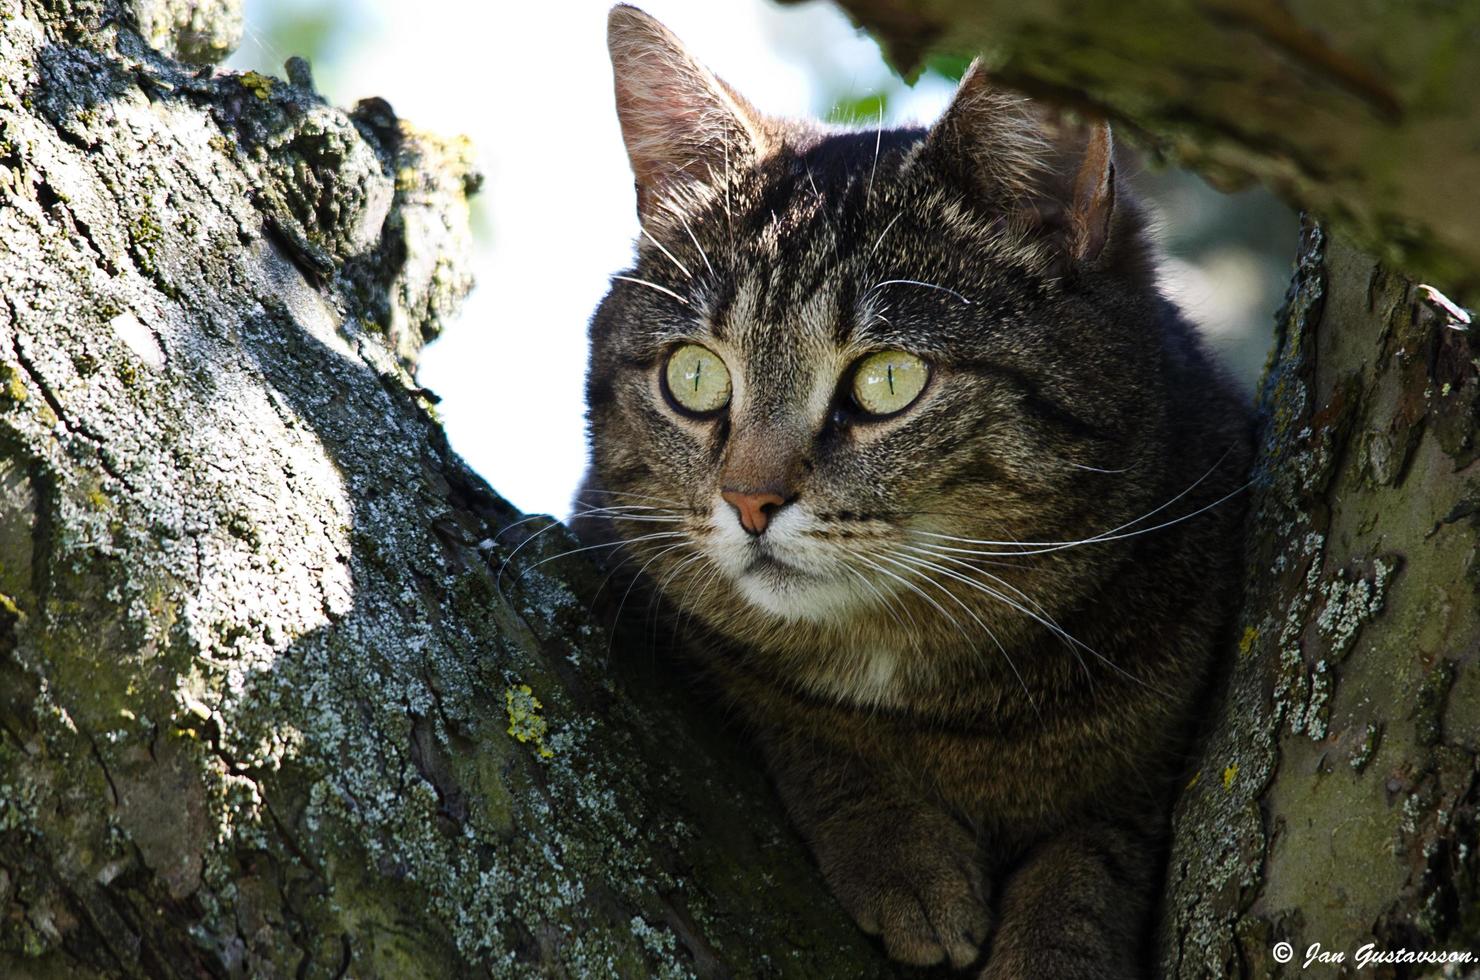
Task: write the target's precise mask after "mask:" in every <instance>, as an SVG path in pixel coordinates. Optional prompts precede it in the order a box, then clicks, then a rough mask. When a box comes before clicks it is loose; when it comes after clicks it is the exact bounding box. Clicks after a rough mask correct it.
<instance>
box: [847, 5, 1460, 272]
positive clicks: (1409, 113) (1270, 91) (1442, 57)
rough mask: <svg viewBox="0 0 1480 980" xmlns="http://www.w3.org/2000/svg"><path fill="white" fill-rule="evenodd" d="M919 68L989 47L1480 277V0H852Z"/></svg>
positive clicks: (903, 58)
mask: <svg viewBox="0 0 1480 980" xmlns="http://www.w3.org/2000/svg"><path fill="white" fill-rule="evenodd" d="M839 2H840V4H841V6H843V7H844V8H845V9H847V10H848V11H849V12H850V13H851V14H852V15H853V16H854V17H855V18H856V19H857V20H858V21H859V23H861V24H862V25H863V26H864V27H866V28H868V29H869V30H870V31H873V32H874V33H876V34H877V35H878V36H879V37H880V38H881V40H882V41H883V42H884V44H885V46H886V48H887V50H888V51H889V52H890V53H891V55H892V56H893V58H894V60H895V62H896V63H897V64H899V65H900V66H901V67H903V68H906V69H909V68H912V67H914V66H916V65H918V64H919V63H920V61H921V59H922V58H923V57H924V55H925V54H926V53H927V52H931V51H934V52H948V53H952V54H956V55H968V54H975V53H977V52H981V53H982V56H983V58H984V60H985V63H986V66H987V68H988V69H989V70H990V71H991V72H992V74H993V75H994V77H997V78H999V79H1001V80H1002V81H1003V82H1005V83H1006V84H1008V85H1011V86H1013V87H1015V88H1019V89H1022V90H1024V91H1027V92H1030V93H1032V94H1035V95H1039V96H1042V97H1045V98H1048V99H1049V100H1051V101H1056V102H1059V103H1062V104H1067V105H1071V106H1076V107H1079V108H1081V109H1085V110H1087V111H1089V112H1090V113H1092V114H1094V115H1096V116H1105V117H1108V118H1110V119H1111V120H1113V121H1114V122H1115V123H1116V124H1117V126H1118V128H1119V130H1120V131H1121V132H1122V133H1134V134H1135V135H1136V137H1137V138H1138V141H1139V142H1141V143H1142V144H1143V145H1144V146H1146V147H1147V148H1148V149H1151V150H1153V151H1154V152H1157V153H1160V154H1163V155H1165V156H1166V157H1167V158H1169V159H1172V160H1175V161H1177V162H1179V163H1182V164H1184V165H1187V166H1191V167H1193V168H1195V169H1198V170H1200V171H1201V172H1202V173H1203V174H1204V175H1205V176H1207V177H1209V178H1210V179H1213V180H1216V181H1218V182H1220V183H1222V184H1224V185H1228V186H1236V185H1238V184H1240V183H1247V182H1249V181H1250V180H1258V181H1261V182H1263V183H1265V184H1267V185H1268V186H1269V187H1271V188H1273V189H1274V190H1275V191H1276V192H1278V193H1279V194H1280V195H1281V196H1282V197H1284V198H1285V200H1286V201H1287V202H1289V203H1290V204H1291V206H1292V207H1295V208H1304V209H1308V210H1311V211H1313V212H1315V213H1317V214H1320V215H1321V216H1322V217H1323V219H1324V220H1327V221H1329V222H1331V223H1333V225H1334V227H1335V228H1336V229H1337V230H1338V231H1340V232H1342V233H1343V234H1346V235H1347V236H1349V237H1351V238H1352V239H1353V240H1354V241H1356V242H1358V243H1359V244H1360V245H1361V246H1362V247H1363V248H1364V249H1365V250H1366V251H1368V252H1370V253H1372V254H1373V255H1375V256H1378V257H1380V258H1382V259H1383V260H1384V261H1385V262H1387V263H1389V264H1391V265H1393V266H1395V267H1398V268H1405V269H1407V270H1409V272H1410V273H1411V274H1415V275H1420V276H1424V277H1426V278H1428V279H1429V280H1430V281H1432V282H1438V283H1441V284H1443V285H1444V286H1445V288H1448V289H1450V290H1451V291H1458V290H1461V289H1473V288H1475V287H1477V286H1480V194H1474V193H1471V192H1470V191H1469V188H1472V187H1476V186H1480V152H1477V151H1476V147H1477V146H1480V98H1477V97H1476V96H1477V93H1480V6H1477V5H1476V4H1473V3H1464V2H1460V3H1353V2H1351V0H1285V2H1281V0H1026V2H1025V0H839Z"/></svg>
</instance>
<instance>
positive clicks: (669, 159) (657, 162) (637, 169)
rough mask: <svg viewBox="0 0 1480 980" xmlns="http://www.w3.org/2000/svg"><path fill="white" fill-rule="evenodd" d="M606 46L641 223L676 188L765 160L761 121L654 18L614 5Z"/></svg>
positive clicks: (763, 128)
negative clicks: (609, 53)
mask: <svg viewBox="0 0 1480 980" xmlns="http://www.w3.org/2000/svg"><path fill="white" fill-rule="evenodd" d="M607 46H608V48H609V49H610V51H611V58H612V73H613V76H614V78H615V82H616V95H617V116H618V118H619V119H620V121H621V124H622V139H623V140H624V141H625V142H626V144H627V156H628V158H629V159H630V160H631V162H632V173H633V176H634V177H635V178H636V181H637V210H638V213H639V215H640V216H642V217H643V219H644V220H646V218H647V217H648V216H649V215H650V214H651V213H652V211H653V209H654V208H655V207H656V206H657V201H658V200H659V199H660V198H661V196H662V195H663V194H664V193H665V192H667V191H670V190H672V189H673V188H674V187H675V186H676V185H679V184H681V183H684V182H690V181H693V182H699V183H709V182H710V181H711V180H712V179H713V178H712V177H711V175H715V176H722V175H724V174H725V172H726V169H727V168H733V167H735V166H737V165H742V164H745V163H748V162H751V161H753V160H755V159H757V158H759V157H760V156H762V155H764V153H765V152H766V137H765V126H764V121H763V119H762V117H761V115H760V114H759V113H758V112H756V111H755V109H754V108H752V107H751V105H750V104H749V103H748V102H746V101H745V100H744V99H743V98H741V97H740V96H739V95H738V94H737V93H736V92H735V91H734V90H733V89H731V88H730V87H729V86H728V85H726V84H725V83H724V82H722V81H720V80H719V79H718V78H717V77H715V75H714V74H713V73H712V72H710V71H709V69H707V68H705V67H704V66H703V65H701V64H700V63H699V62H698V61H696V60H695V59H694V58H693V57H692V56H691V55H690V54H689V53H688V51H687V50H686V49H685V48H684V46H683V44H682V43H681V42H680V41H679V40H678V38H676V37H675V36H674V35H673V34H672V33H671V32H670V31H669V30H668V29H667V28H666V27H664V26H663V25H662V24H660V23H659V22H658V21H657V20H655V19H654V18H652V17H650V16H649V15H647V14H646V13H644V12H642V11H641V10H638V9H637V8H636V7H631V6H628V5H626V4H621V5H618V6H616V7H613V8H612V10H611V13H610V14H609V15H608V17H607Z"/></svg>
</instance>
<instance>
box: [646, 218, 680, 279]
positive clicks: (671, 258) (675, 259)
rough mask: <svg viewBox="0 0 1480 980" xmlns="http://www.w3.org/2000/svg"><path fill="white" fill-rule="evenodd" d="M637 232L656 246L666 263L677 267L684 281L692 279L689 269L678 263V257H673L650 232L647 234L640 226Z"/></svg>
mask: <svg viewBox="0 0 1480 980" xmlns="http://www.w3.org/2000/svg"><path fill="white" fill-rule="evenodd" d="M637 230H638V231H640V232H642V233H643V235H644V236H646V238H647V240H648V241H650V242H652V243H653V244H654V245H656V246H658V251H660V252H662V253H663V254H664V255H666V256H668V261H669V262H672V263H673V264H674V265H676V266H678V268H679V271H681V272H682V273H683V275H684V278H685V279H692V278H694V274H693V273H692V272H690V271H689V267H688V266H686V265H684V264H683V263H682V262H680V261H678V257H677V256H676V255H674V254H673V253H672V252H670V251H668V248H667V247H666V246H665V245H664V244H663V243H662V242H660V241H658V240H657V239H656V238H654V237H653V236H652V233H651V232H649V231H648V230H647V229H646V228H644V227H642V226H641V225H638V226H637Z"/></svg>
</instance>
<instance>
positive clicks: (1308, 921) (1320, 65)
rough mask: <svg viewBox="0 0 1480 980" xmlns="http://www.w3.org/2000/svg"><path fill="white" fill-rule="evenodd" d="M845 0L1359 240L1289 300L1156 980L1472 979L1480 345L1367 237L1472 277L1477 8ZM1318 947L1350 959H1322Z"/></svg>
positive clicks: (1479, 158) (1479, 937) (1422, 264)
mask: <svg viewBox="0 0 1480 980" xmlns="http://www.w3.org/2000/svg"><path fill="white" fill-rule="evenodd" d="M843 5H844V6H845V7H847V8H849V9H850V10H851V11H853V13H854V14H855V16H857V17H858V18H859V19H860V20H861V21H862V22H863V23H864V24H865V25H867V26H870V27H872V28H875V29H877V30H878V31H880V32H881V33H882V35H883V37H884V39H885V41H886V43H888V44H889V45H890V47H891V49H892V50H893V51H894V52H895V53H896V56H897V57H898V58H900V59H902V60H903V61H905V62H911V61H915V60H918V59H919V58H920V57H921V56H922V55H923V53H924V52H925V51H926V50H929V49H931V48H936V49H940V48H944V49H945V50H952V49H954V50H975V49H984V50H987V51H988V52H989V53H988V56H987V57H988V64H989V65H990V66H992V67H993V69H994V70H995V71H996V73H997V74H998V75H999V76H1000V77H1002V78H1003V79H1004V80H1005V81H1006V82H1008V83H1011V84H1014V85H1018V86H1021V87H1024V88H1027V89H1028V90H1030V91H1034V92H1037V93H1038V94H1048V95H1049V96H1050V97H1054V98H1057V99H1058V100H1059V101H1062V102H1067V103H1069V104H1072V105H1078V106H1089V107H1092V108H1094V109H1097V110H1101V111H1104V112H1107V113H1108V114H1110V115H1112V116H1114V117H1115V118H1117V119H1119V120H1122V121H1126V122H1129V123H1131V124H1132V130H1133V132H1136V133H1137V134H1138V135H1139V136H1140V137H1142V138H1144V139H1147V140H1149V141H1151V142H1152V144H1153V145H1154V146H1157V147H1161V148H1163V149H1167V150H1169V151H1170V152H1171V153H1172V154H1173V155H1175V156H1178V157H1180V158H1181V159H1182V160H1183V161H1184V162H1189V163H1192V164H1194V165H1196V166H1198V167H1201V168H1203V169H1204V171H1205V172H1211V173H1212V174H1213V175H1214V176H1226V175H1227V174H1229V173H1234V174H1239V175H1244V176H1248V177H1255V178H1258V179H1261V180H1264V181H1267V182H1269V183H1270V184H1271V185H1272V186H1274V187H1275V188H1277V189H1279V190H1281V191H1282V192H1283V193H1285V194H1286V196H1288V197H1289V198H1290V199H1291V200H1293V201H1294V202H1295V203H1296V204H1298V205H1300V206H1303V207H1306V208H1310V209H1314V210H1315V211H1317V212H1319V213H1322V214H1323V216H1324V217H1325V218H1328V219H1329V223H1330V224H1331V225H1334V226H1335V227H1336V228H1338V229H1341V230H1342V233H1339V234H1334V235H1328V234H1327V232H1326V231H1324V230H1323V228H1322V227H1321V226H1319V225H1317V224H1316V222H1315V221H1314V220H1313V219H1306V222H1305V227H1304V232H1303V236H1302V241H1301V246H1300V252H1299V258H1298V262H1297V267H1296V270H1295V275H1294V280H1293V282H1292V283H1291V286H1290V290H1289V295H1288V302H1287V305H1286V307H1285V309H1284V310H1282V311H1281V313H1280V314H1279V316H1278V317H1277V327H1278V331H1277V339H1276V344H1275V350H1274V353H1273V355H1272V357H1271V360H1270V364H1269V368H1268V371H1267V373H1266V376H1265V379H1264V382H1263V384H1262V387H1261V391H1260V394H1259V411H1260V418H1261V436H1260V445H1259V453H1258V458H1257V461H1256V465H1255V468H1254V472H1253V484H1252V488H1251V493H1252V501H1251V504H1252V506H1251V508H1250V518H1249V524H1248V527H1247V532H1246V548H1245V551H1246V558H1247V584H1246V593H1245V598H1244V604H1243V609H1242V611H1241V613H1240V616H1239V621H1238V624H1237V629H1236V631H1235V633H1234V635H1233V636H1231V637H1230V638H1229V654H1228V662H1229V668H1228V677H1227V679H1226V687H1225V691H1224V692H1223V695H1222V697H1221V700H1220V701H1219V703H1218V705H1217V706H1216V710H1214V711H1213V713H1212V716H1211V718H1210V723H1209V733H1208V737H1207V740H1206V743H1205V747H1204V749H1203V751H1202V756H1201V765H1200V768H1199V771H1198V772H1197V774H1196V776H1195V777H1194V779H1193V780H1192V782H1191V783H1190V785H1189V786H1188V788H1187V789H1186V791H1185V792H1184V793H1183V794H1182V798H1181V800H1180V801H1179V803H1178V807H1177V811H1176V821H1175V840H1174V844H1173V849H1172V856H1171V861H1170V867H1169V869H1168V884H1167V893H1166V899H1165V903H1164V909H1163V915H1162V922H1161V928H1160V932H1159V935H1158V940H1157V945H1158V954H1157V955H1158V958H1159V962H1160V966H1161V970H1162V972H1163V973H1164V975H1166V976H1168V977H1186V978H1201V977H1218V976H1254V977H1263V976H1300V975H1333V976H1334V975H1338V974H1340V975H1352V974H1353V973H1354V972H1355V971H1356V969H1357V965H1358V964H1357V957H1358V953H1359V950H1360V949H1361V947H1363V946H1364V945H1365V944H1369V943H1370V944H1372V945H1373V947H1374V948H1375V950H1376V951H1378V952H1393V951H1397V950H1400V949H1405V950H1408V951H1414V952H1416V951H1424V950H1426V951H1431V952H1433V951H1438V952H1444V951H1455V952H1464V951H1468V952H1470V953H1472V954H1474V956H1475V960H1474V961H1473V962H1471V963H1470V965H1469V966H1468V967H1461V968H1459V969H1458V972H1456V973H1455V974H1453V975H1465V976H1480V886H1477V882H1480V857H1477V854H1476V851H1477V847H1476V845H1477V842H1480V813H1477V808H1480V762H1477V753H1480V669H1477V663H1476V661H1477V659H1480V597H1477V593H1480V562H1477V557H1476V546H1477V531H1480V466H1477V465H1476V459H1477V457H1480V448H1477V445H1476V420H1477V416H1480V380H1477V374H1480V349H1477V345H1476V343H1475V340H1474V337H1475V333H1474V330H1475V329H1476V328H1474V327H1472V326H1471V325H1470V324H1469V322H1468V315H1467V314H1466V313H1465V312H1464V311H1463V310H1459V309H1457V308H1455V307H1454V306H1453V304H1452V303H1450V302H1449V301H1448V300H1447V299H1445V298H1444V297H1443V296H1442V295H1441V294H1436V293H1435V292H1434V291H1432V290H1430V289H1429V288H1427V287H1424V286H1419V285H1417V284H1415V283H1414V282H1413V281H1412V280H1410V279H1408V278H1406V277H1405V276H1404V275H1403V274H1402V273H1400V272H1398V271H1394V269H1393V267H1391V266H1390V265H1389V264H1388V263H1386V262H1383V261H1379V260H1378V259H1377V258H1374V257H1373V255H1372V254H1369V253H1372V252H1376V253H1380V254H1381V255H1383V256H1384V257H1387V258H1392V257H1398V258H1401V259H1402V260H1404V261H1407V262H1408V263H1410V271H1419V272H1426V273H1434V274H1438V275H1444V276H1447V277H1448V281H1450V282H1452V283H1455V284H1459V285H1470V286H1473V285H1474V284H1475V283H1476V282H1477V275H1476V273H1477V271H1480V251H1477V248H1476V245H1477V243H1480V237H1477V235H1480V222H1476V221H1475V211H1474V209H1475V208H1476V207H1477V205H1480V197H1477V196H1476V195H1473V194H1471V195H1467V196H1466V199H1465V200H1464V201H1459V200H1457V199H1456V198H1455V196H1454V195H1453V194H1445V193H1444V192H1443V190H1442V189H1443V188H1445V187H1458V186H1464V182H1465V181H1467V180H1468V178H1466V177H1465V176H1464V175H1465V174H1470V173H1473V172H1475V171H1476V169H1477V168H1480V152H1477V151H1476V149H1475V148H1476V146H1477V145H1480V143H1477V134H1480V118H1477V115H1476V102H1475V100H1474V98H1473V96H1474V95H1475V93H1476V92H1480V54H1477V52H1480V48H1477V47H1476V46H1475V45H1474V44H1473V43H1469V42H1466V44H1465V50H1464V51H1463V52H1460V51H1458V50H1457V49H1453V48H1451V45H1452V44H1454V43H1458V42H1459V40H1460V39H1461V38H1466V37H1468V38H1470V39H1471V41H1473V36H1474V31H1475V25H1476V20H1475V18H1476V14H1477V10H1480V8H1476V7H1474V6H1473V5H1455V6H1451V7H1444V8H1442V9H1441V8H1439V7H1418V6H1414V5H1392V6H1387V7H1383V8H1382V9H1381V10H1377V9H1367V8H1364V9H1363V12H1362V14H1361V16H1353V13H1352V10H1351V8H1350V6H1349V5H1346V4H1340V5H1337V4H1328V3H1324V2H1312V3H1302V4H1298V5H1296V6H1297V7H1298V9H1297V10H1293V11H1292V9H1291V8H1290V7H1288V6H1279V7H1278V8H1277V7H1276V5H1274V4H1266V3H1263V2H1262V0H1232V2H1226V3H1225V2H1219V3H1215V4H1199V5H1193V4H1183V3H1179V2H1176V0H1173V2H1166V3H1149V2H1132V3H1114V4H1110V3H1103V4H1102V3H1089V4H1076V5H1072V6H1073V9H1072V10H1070V9H1069V7H1070V5H1067V4H1060V3H1056V2H1043V3H1033V4H1006V3H993V2H980V0H972V2H970V3H967V2H964V0H843ZM1296 13H1298V14H1299V15H1300V18H1301V19H1300V21H1299V22H1297V21H1296V19H1295V14H1296ZM1441 50H1453V51H1454V56H1453V57H1451V58H1441V57H1439V56H1438V54H1437V52H1439V51H1441ZM1313 59H1314V60H1313ZM1440 77H1442V78H1445V79H1447V80H1448V81H1449V82H1452V83H1454V84H1456V85H1458V86H1459V88H1458V91H1462V92H1464V93H1465V96H1464V98H1463V100H1462V103H1463V104H1461V102H1460V101H1456V100H1455V99H1454V98H1452V96H1453V95H1454V94H1456V93H1455V92H1451V91H1448V90H1443V91H1441V90H1440V89H1434V88H1431V87H1429V86H1430V83H1431V82H1432V81H1433V80H1434V79H1436V78H1440ZM1420 133H1425V134H1427V135H1425V136H1420V135H1419V134H1420ZM1440 147H1442V148H1443V149H1439V148H1440ZM1302 161H1304V162H1302ZM1316 163H1318V164H1319V165H1318V166H1316V165H1314V164H1316ZM1451 205H1453V208H1454V210H1452V211H1448V213H1441V212H1443V211H1445V210H1446V209H1448V208H1449V207H1450V206H1451ZM1451 219H1453V220H1451ZM1461 225H1463V226H1464V227H1460V226H1461ZM1347 233H1349V235H1348V234H1347ZM1354 241H1356V242H1359V244H1354V243H1353V242H1354ZM1281 942H1287V943H1289V944H1290V946H1291V950H1290V952H1291V955H1292V957H1293V958H1292V961H1291V962H1289V963H1281V962H1279V960H1278V957H1277V956H1276V944H1278V943H1281ZM1312 944H1319V949H1320V950H1322V951H1324V952H1326V953H1342V954H1344V961H1343V962H1339V963H1338V962H1332V961H1326V962H1324V963H1322V964H1321V965H1317V966H1314V967H1312V970H1324V971H1325V973H1322V974H1316V973H1310V972H1303V971H1302V968H1303V967H1304V966H1305V963H1306V958H1307V955H1308V954H1309V953H1310V951H1311V946H1312ZM1281 952H1283V951H1281ZM1439 969H1440V967H1439V966H1437V965H1434V964H1421V963H1412V962H1409V963H1383V962H1381V961H1378V962H1376V963H1372V964H1368V966H1367V967H1366V970H1367V971H1370V972H1371V973H1372V974H1374V975H1378V976H1416V975H1428V974H1430V973H1434V974H1437V973H1438V971H1439Z"/></svg>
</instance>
